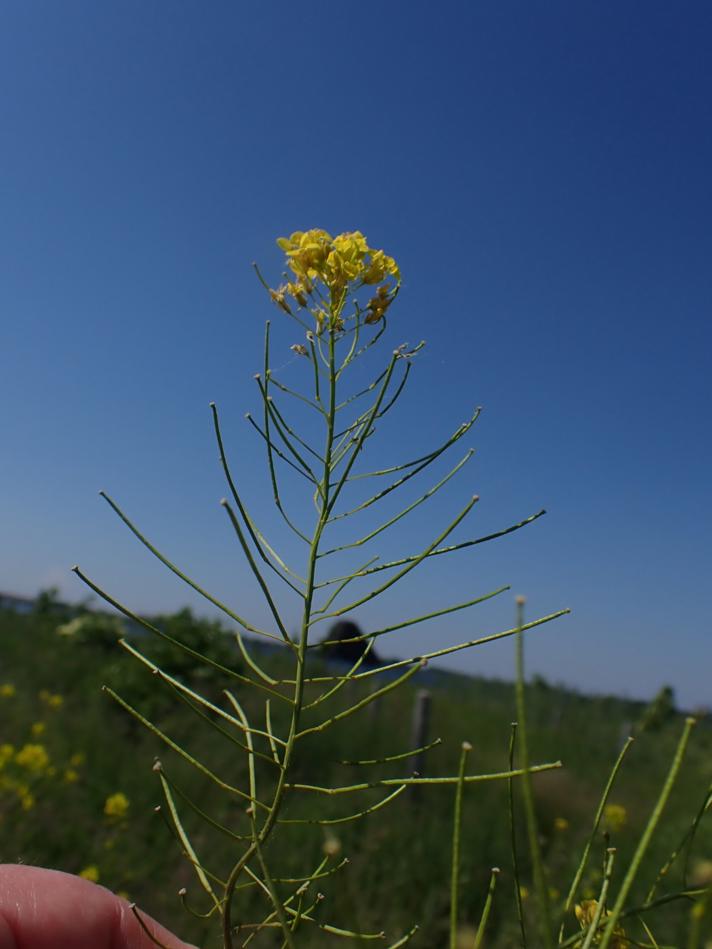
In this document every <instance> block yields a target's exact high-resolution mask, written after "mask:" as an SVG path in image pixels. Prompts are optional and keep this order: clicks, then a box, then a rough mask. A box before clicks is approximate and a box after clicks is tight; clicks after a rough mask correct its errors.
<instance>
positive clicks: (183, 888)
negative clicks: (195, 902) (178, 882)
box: [178, 886, 188, 896]
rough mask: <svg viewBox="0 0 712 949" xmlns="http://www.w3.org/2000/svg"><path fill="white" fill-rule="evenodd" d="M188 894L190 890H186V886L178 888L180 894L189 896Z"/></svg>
mask: <svg viewBox="0 0 712 949" xmlns="http://www.w3.org/2000/svg"><path fill="white" fill-rule="evenodd" d="M187 895H188V891H187V890H186V888H185V887H184V886H182V887H181V888H180V889H179V890H178V896H187Z"/></svg>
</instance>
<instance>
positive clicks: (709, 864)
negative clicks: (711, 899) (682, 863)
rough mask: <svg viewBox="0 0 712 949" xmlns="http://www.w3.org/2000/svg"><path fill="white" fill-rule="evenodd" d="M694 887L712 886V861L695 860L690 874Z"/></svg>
mask: <svg viewBox="0 0 712 949" xmlns="http://www.w3.org/2000/svg"><path fill="white" fill-rule="evenodd" d="M690 881H691V882H692V884H693V886H699V887H703V886H712V860H701V859H698V860H695V862H694V863H693V864H692V869H691V872H690Z"/></svg>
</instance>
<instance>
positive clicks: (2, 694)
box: [0, 682, 17, 699]
mask: <svg viewBox="0 0 712 949" xmlns="http://www.w3.org/2000/svg"><path fill="white" fill-rule="evenodd" d="M16 691H17V690H16V689H15V686H14V685H13V684H12V682H3V684H2V685H0V698H3V699H11V698H12V697H13V696H14V695H15V692H16Z"/></svg>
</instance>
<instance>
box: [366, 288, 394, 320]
mask: <svg viewBox="0 0 712 949" xmlns="http://www.w3.org/2000/svg"><path fill="white" fill-rule="evenodd" d="M392 302H393V294H392V293H391V292H390V290H389V289H388V287H387V286H386V285H385V284H382V285H381V286H380V287H379V288H378V289H377V290H376V296H375V297H372V299H371V300H369V303H368V313H367V314H366V322H367V323H377V322H378V321H379V320H381V319H383V317H384V316H385V315H386V310H387V309H388V307H389V306H390V305H391V303H392Z"/></svg>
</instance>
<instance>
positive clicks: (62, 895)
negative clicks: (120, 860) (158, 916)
mask: <svg viewBox="0 0 712 949" xmlns="http://www.w3.org/2000/svg"><path fill="white" fill-rule="evenodd" d="M141 920H142V922H143V923H144V925H145V927H146V929H147V930H148V931H149V932H150V933H151V935H152V936H153V938H154V939H156V940H158V941H159V942H160V943H162V944H163V945H164V946H166V947H167V949H195V947H190V946H188V944H187V943H185V942H182V941H181V940H180V939H178V937H177V936H174V935H173V934H172V933H170V932H169V931H168V930H167V929H165V928H164V927H163V926H161V925H159V924H158V923H157V922H156V921H155V920H153V919H151V917H149V916H146V915H144V914H143V913H141ZM60 946H61V947H70V946H71V947H72V949H155V947H156V942H154V941H153V939H151V937H150V936H149V935H147V933H146V932H145V931H144V929H143V928H142V926H141V924H140V923H139V922H138V920H137V919H136V917H135V915H134V913H133V912H132V911H131V908H130V905H129V903H127V902H126V900H124V899H121V898H120V897H118V896H116V895H115V894H114V893H111V892H110V891H109V890H107V889H106V888H105V887H103V886H97V884H95V883H90V882H89V881H88V880H83V879H81V878H80V877H76V876H72V875H71V874H69V873H62V872H60V871H59V870H44V869H41V868H40V867H26V866H18V865H13V864H5V865H0V949H58V947H60Z"/></svg>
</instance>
